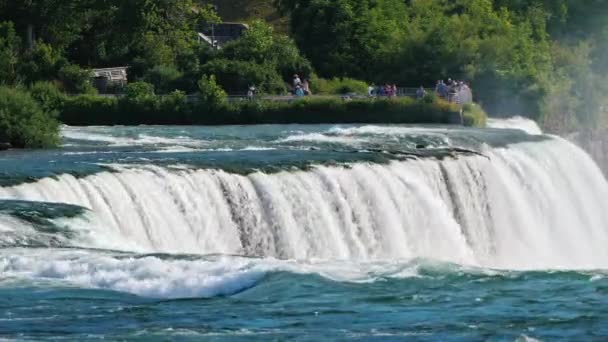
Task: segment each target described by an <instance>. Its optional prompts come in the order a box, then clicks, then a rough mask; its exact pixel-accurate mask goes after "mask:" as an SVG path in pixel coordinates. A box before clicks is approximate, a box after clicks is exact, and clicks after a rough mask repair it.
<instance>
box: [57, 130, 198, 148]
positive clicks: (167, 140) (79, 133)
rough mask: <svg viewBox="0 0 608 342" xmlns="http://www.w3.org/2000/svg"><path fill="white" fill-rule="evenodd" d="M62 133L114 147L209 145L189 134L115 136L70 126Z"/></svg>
mask: <svg viewBox="0 0 608 342" xmlns="http://www.w3.org/2000/svg"><path fill="white" fill-rule="evenodd" d="M61 135H62V137H63V138H64V139H69V140H77V141H90V142H97V143H104V144H107V145H109V146H112V147H125V146H142V145H143V146H146V145H150V146H159V145H161V146H162V145H169V146H182V147H191V148H200V147H204V146H207V145H208V141H205V140H200V139H193V138H190V137H187V136H177V137H159V136H153V135H148V134H137V136H134V137H128V136H113V135H111V133H109V132H101V131H96V130H94V129H89V130H83V129H82V128H74V127H69V126H64V127H63V128H62V130H61Z"/></svg>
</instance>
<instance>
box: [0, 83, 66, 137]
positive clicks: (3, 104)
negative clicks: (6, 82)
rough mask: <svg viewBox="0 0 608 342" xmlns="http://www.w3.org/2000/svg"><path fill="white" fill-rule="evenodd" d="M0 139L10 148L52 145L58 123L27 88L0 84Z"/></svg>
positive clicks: (57, 132)
mask: <svg viewBox="0 0 608 342" xmlns="http://www.w3.org/2000/svg"><path fill="white" fill-rule="evenodd" d="M0 142H3V143H10V144H11V145H12V146H13V147H19V148H23V147H27V148H38V147H53V146H56V145H57V144H58V143H59V122H57V121H56V120H55V119H54V118H53V116H52V114H51V113H49V112H47V111H45V110H43V109H42V108H41V106H40V104H39V103H38V102H37V101H36V100H34V99H33V98H32V97H31V96H30V94H28V93H27V92H26V91H23V90H21V89H16V88H9V87H6V86H0Z"/></svg>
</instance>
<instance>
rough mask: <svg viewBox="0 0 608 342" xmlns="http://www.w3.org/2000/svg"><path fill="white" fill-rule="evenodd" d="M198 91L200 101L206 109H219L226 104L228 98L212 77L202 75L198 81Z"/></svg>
mask: <svg viewBox="0 0 608 342" xmlns="http://www.w3.org/2000/svg"><path fill="white" fill-rule="evenodd" d="M198 90H199V92H200V100H201V102H202V103H203V105H204V106H206V107H207V108H218V107H221V106H222V105H224V104H225V103H226V101H227V98H228V97H227V95H226V92H225V91H224V89H222V87H221V86H219V85H218V84H217V82H216V81H215V76H213V75H211V76H207V75H203V77H201V79H200V80H199V81H198Z"/></svg>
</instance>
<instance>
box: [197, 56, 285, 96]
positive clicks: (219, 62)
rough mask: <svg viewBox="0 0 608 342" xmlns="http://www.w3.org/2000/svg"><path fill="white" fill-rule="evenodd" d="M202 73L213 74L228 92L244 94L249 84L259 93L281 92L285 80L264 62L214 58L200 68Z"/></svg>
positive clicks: (283, 88)
mask: <svg viewBox="0 0 608 342" xmlns="http://www.w3.org/2000/svg"><path fill="white" fill-rule="evenodd" d="M201 70H202V72H203V74H206V75H215V76H216V77H217V82H218V83H219V84H220V85H221V86H222V88H224V89H226V90H227V91H228V92H229V93H237V94H244V93H246V92H247V89H249V87H250V86H251V85H254V86H255V87H256V88H257V90H258V91H259V92H261V93H269V94H282V93H285V92H286V88H285V82H283V80H282V79H281V77H280V76H279V74H278V73H277V71H276V70H275V69H274V68H272V66H268V65H265V64H256V63H254V62H245V61H240V60H229V59H214V60H212V61H210V62H208V63H207V64H205V65H203V66H202V68H201Z"/></svg>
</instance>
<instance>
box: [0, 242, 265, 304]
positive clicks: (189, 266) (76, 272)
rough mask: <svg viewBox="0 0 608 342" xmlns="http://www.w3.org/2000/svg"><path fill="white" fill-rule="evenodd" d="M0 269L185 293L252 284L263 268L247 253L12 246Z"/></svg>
mask: <svg viewBox="0 0 608 342" xmlns="http://www.w3.org/2000/svg"><path fill="white" fill-rule="evenodd" d="M0 274H1V276H0V277H1V278H18V279H27V280H31V281H53V280H54V281H58V282H61V283H64V285H72V286H78V287H84V288H96V289H108V290H114V291H120V292H127V293H132V294H136V295H139V296H144V297H153V298H190V297H214V296H220V295H230V294H234V293H236V292H238V291H241V290H242V289H245V288H248V287H251V286H252V285H254V284H255V283H256V282H257V281H259V280H260V279H261V278H262V277H263V276H264V274H265V273H264V271H262V270H258V269H256V268H255V267H252V265H251V262H250V261H249V260H247V259H233V258H230V259H220V260H219V261H205V260H196V261H190V260H163V259H160V258H158V257H154V256H149V257H141V258H134V257H128V256H125V257H113V256H110V255H106V254H100V253H92V252H85V251H67V252H65V251H57V250H55V251H53V250H13V251H11V253H10V254H8V253H6V252H2V254H1V255H0ZM1 278H0V279H1Z"/></svg>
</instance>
